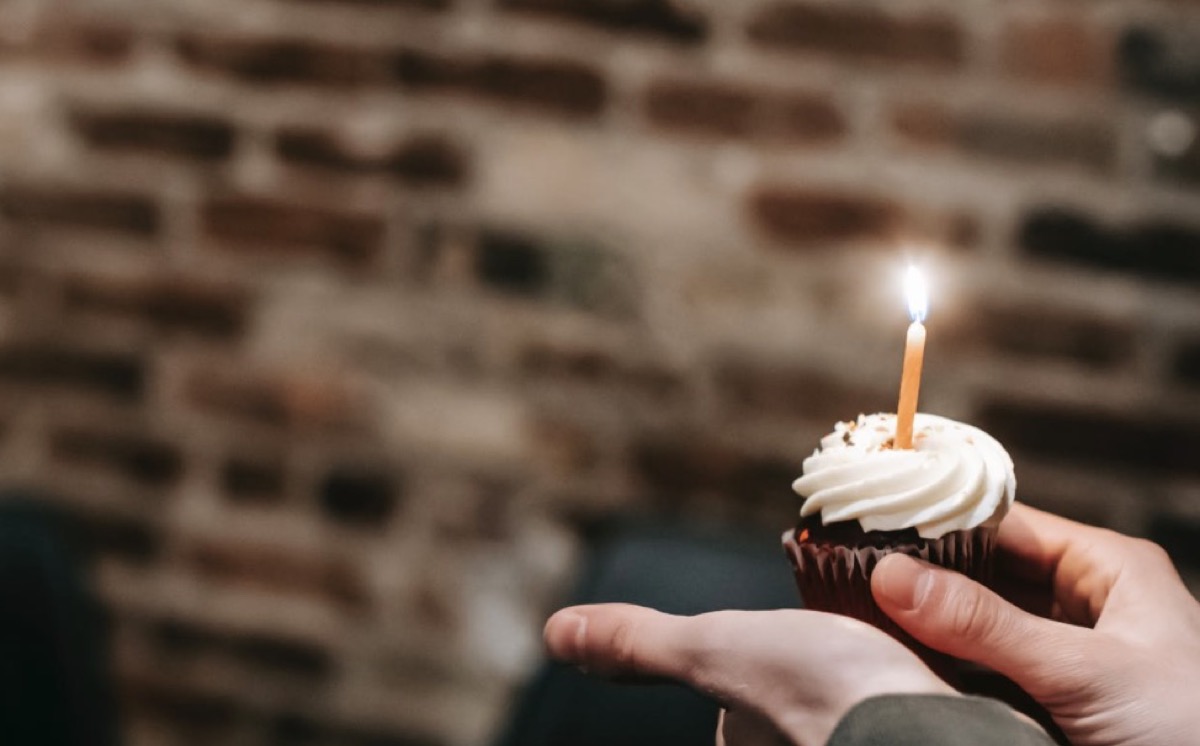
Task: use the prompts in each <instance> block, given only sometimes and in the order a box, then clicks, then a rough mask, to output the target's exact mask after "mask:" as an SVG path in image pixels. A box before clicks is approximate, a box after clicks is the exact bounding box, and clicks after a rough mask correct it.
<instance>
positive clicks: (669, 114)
mask: <svg viewBox="0 0 1200 746" xmlns="http://www.w3.org/2000/svg"><path fill="white" fill-rule="evenodd" d="M643 106H644V108H645V111H646V117H647V118H648V119H649V120H650V122H651V123H653V124H655V125H656V126H659V127H662V128H664V129H671V130H679V131H682V132H692V133H696V134H702V135H709V136H717V137H754V136H759V137H763V138H765V139H771V140H781V141H787V142H792V143H795V142H812V143H825V142H829V141H831V140H835V139H837V138H838V137H840V136H841V135H842V134H844V132H845V129H846V124H845V121H844V120H843V118H842V115H841V112H840V111H839V110H838V108H837V106H836V105H835V104H834V103H833V101H832V100H831V99H830V98H829V97H827V96H820V95H817V94H806V93H784V92H770V91H762V90H754V89H752V88H748V87H746V86H739V85H736V84H732V83H721V82H694V81H685V80H670V79H668V80H659V81H656V82H655V83H653V84H652V85H651V86H650V88H649V89H648V90H647V91H646V94H645V97H644V102H643Z"/></svg>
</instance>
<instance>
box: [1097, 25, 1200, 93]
mask: <svg viewBox="0 0 1200 746" xmlns="http://www.w3.org/2000/svg"><path fill="white" fill-rule="evenodd" d="M1196 40H1197V35H1196V33H1195V30H1194V29H1193V28H1191V27H1189V25H1188V24H1173V25H1167V24H1160V25H1156V26H1155V25H1136V26H1132V27H1130V28H1128V29H1126V30H1125V31H1124V32H1122V34H1121V39H1120V41H1119V42H1118V45H1117V50H1118V51H1117V63H1118V66H1119V68H1120V73H1121V79H1122V80H1123V82H1124V83H1125V85H1127V86H1128V87H1129V88H1131V89H1132V90H1133V91H1135V92H1137V93H1140V94H1143V95H1147V96H1152V97H1154V98H1158V99H1162V100H1164V101H1170V102H1172V103H1176V104H1180V105H1182V106H1188V107H1190V106H1193V105H1194V103H1195V101H1196V97H1197V96H1198V95H1200V65H1198V64H1197V63H1196V56H1195V49H1196Z"/></svg>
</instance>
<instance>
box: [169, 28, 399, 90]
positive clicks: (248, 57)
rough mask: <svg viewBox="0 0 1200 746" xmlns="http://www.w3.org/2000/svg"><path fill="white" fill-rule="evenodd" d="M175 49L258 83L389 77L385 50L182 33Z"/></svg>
mask: <svg viewBox="0 0 1200 746" xmlns="http://www.w3.org/2000/svg"><path fill="white" fill-rule="evenodd" d="M175 50H176V52H177V53H178V54H179V56H180V58H181V59H182V60H183V61H184V62H186V63H187V64H189V65H191V66H192V67H195V68H197V69H201V70H206V71H209V72H216V73H221V74H225V75H231V76H233V77H236V78H240V79H242V80H244V81H246V82H248V83H254V84H258V85H287V84H307V85H318V86H329V87H337V88H345V87H347V86H361V85H371V84H374V85H382V84H385V83H386V82H387V81H388V78H389V64H388V55H387V54H385V53H381V52H375V51H371V50H368V49H361V48H356V47H352V46H344V45H337V44H329V43H319V42H311V41H299V40H292V39H270V38H253V37H217V36H200V35H184V36H180V37H179V38H178V39H176V40H175Z"/></svg>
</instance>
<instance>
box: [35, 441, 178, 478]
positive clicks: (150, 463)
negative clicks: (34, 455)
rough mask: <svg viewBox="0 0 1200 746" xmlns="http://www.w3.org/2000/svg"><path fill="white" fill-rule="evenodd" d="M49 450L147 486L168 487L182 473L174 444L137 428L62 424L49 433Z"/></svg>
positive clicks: (65, 461) (59, 458) (75, 462)
mask: <svg viewBox="0 0 1200 746" xmlns="http://www.w3.org/2000/svg"><path fill="white" fill-rule="evenodd" d="M50 451H51V454H52V455H53V457H54V459H55V460H56V461H58V462H60V463H62V464H67V465H78V466H82V467H85V468H98V469H104V470H108V471H111V472H114V473H116V474H119V475H120V476H122V477H124V478H126V479H129V480H131V481H133V482H137V483H139V484H143V485H146V486H147V487H155V488H165V487H170V486H172V485H173V484H174V483H175V482H177V481H178V479H179V477H180V476H181V475H182V473H183V456H182V455H181V454H180V452H179V449H178V448H177V447H176V446H175V445H173V444H171V443H169V442H167V441H166V440H163V439H161V438H156V437H153V436H150V435H146V434H143V433H137V432H117V431H113V430H110V429H105V430H93V429H90V428H82V427H63V428H59V429H57V430H55V431H54V432H53V433H52V434H51V436H50Z"/></svg>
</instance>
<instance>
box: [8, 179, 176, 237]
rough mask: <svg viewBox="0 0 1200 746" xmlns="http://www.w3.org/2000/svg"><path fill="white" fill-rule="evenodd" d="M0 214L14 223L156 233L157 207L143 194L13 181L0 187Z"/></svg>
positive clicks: (158, 218) (159, 220) (158, 219)
mask: <svg viewBox="0 0 1200 746" xmlns="http://www.w3.org/2000/svg"><path fill="white" fill-rule="evenodd" d="M0 215H3V216H4V217H5V218H7V219H8V220H10V221H11V222H13V223H17V224H20V225H30V226H52V227H64V228H75V229H90V230H97V231H105V232H113V233H129V234H134V235H137V236H144V237H150V236H154V235H156V234H157V233H158V231H159V228H160V224H161V216H160V214H159V209H158V205H157V204H155V202H154V200H153V199H152V198H151V197H149V196H147V195H144V194H137V193H134V192H124V191H116V190H113V191H100V190H94V189H84V188H77V187H68V186H63V185H54V184H28V183H20V182H13V183H7V184H5V185H3V186H2V187H0Z"/></svg>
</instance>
